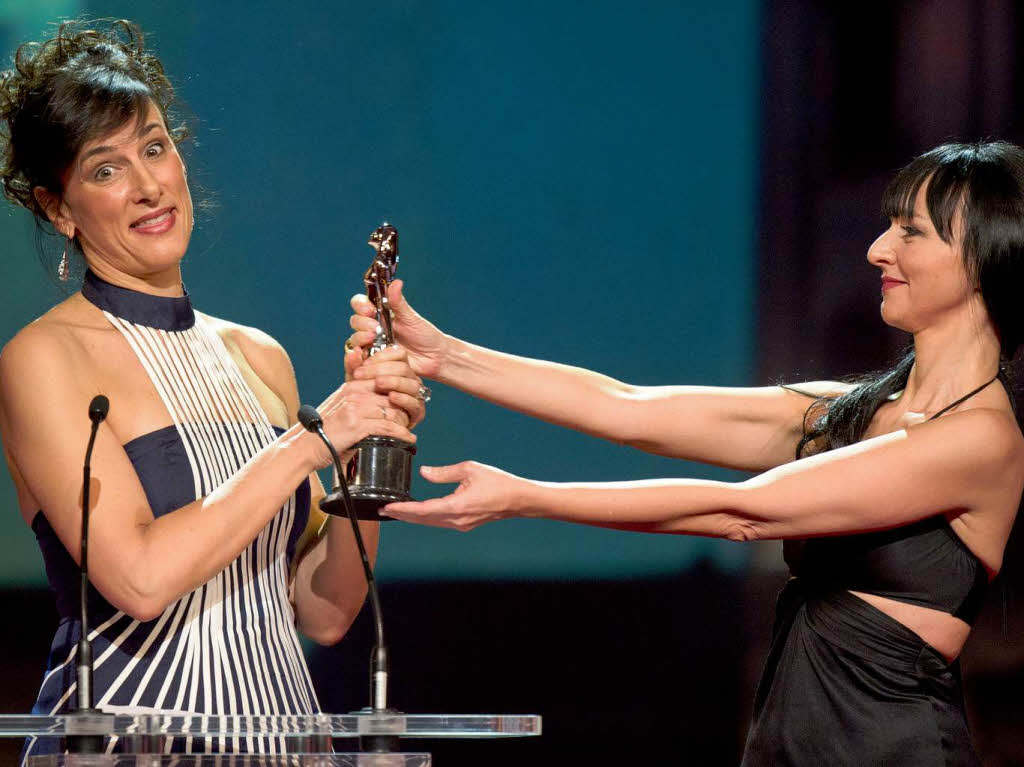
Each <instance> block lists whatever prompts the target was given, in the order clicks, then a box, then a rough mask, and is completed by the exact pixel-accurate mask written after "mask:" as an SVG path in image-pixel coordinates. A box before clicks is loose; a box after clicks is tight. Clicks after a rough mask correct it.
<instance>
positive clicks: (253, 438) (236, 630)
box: [23, 272, 319, 757]
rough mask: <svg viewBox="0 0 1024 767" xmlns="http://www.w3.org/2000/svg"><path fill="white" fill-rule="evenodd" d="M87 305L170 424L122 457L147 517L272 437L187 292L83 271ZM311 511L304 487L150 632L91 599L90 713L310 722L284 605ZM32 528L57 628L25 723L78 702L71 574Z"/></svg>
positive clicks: (148, 625)
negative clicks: (302, 718)
mask: <svg viewBox="0 0 1024 767" xmlns="http://www.w3.org/2000/svg"><path fill="white" fill-rule="evenodd" d="M82 294H83V295H84V296H85V297H86V298H87V299H88V300H89V301H91V302H92V303H94V304H95V305H96V306H98V307H99V308H100V309H102V310H103V312H104V314H105V315H106V317H107V319H108V320H109V321H110V323H111V325H113V327H114V328H116V329H117V330H118V331H120V333H121V334H122V336H123V337H124V339H125V341H126V342H127V343H128V344H129V345H130V346H131V348H132V350H133V351H134V352H135V354H136V356H137V357H138V360H139V364H140V365H142V366H143V368H144V369H145V371H146V373H147V374H148V376H149V379H150V380H151V381H152V383H153V386H154V388H155V389H156V392H157V393H158V394H159V396H160V398H161V400H162V401H163V403H164V405H165V406H166V408H167V411H168V413H169V414H170V417H171V421H172V423H173V425H172V426H168V427H166V428H163V429H160V430H158V431H155V432H151V433H149V434H144V435H142V436H141V437H138V438H137V439H134V440H132V441H131V442H129V443H128V444H126V445H125V446H124V447H125V451H126V452H127V454H128V457H129V458H130V460H131V462H132V465H133V466H134V468H135V471H136V472H137V473H138V476H139V480H140V481H141V483H142V486H143V488H144V489H145V492H146V497H147V498H148V500H149V504H150V507H151V508H152V511H153V514H154V516H160V515H162V514H167V513H169V512H171V511H174V510H175V509H177V508H180V507H182V506H184V505H186V504H188V503H191V502H192V501H195V500H197V499H199V498H202V497H204V496H206V495H208V494H209V493H210V492H211V491H212V490H214V489H215V488H216V487H218V486H219V485H220V484H221V483H223V482H224V481H225V480H227V479H228V478H229V477H230V476H232V475H233V474H234V473H235V472H237V471H238V470H239V469H240V468H241V467H242V465H243V464H245V463H246V461H248V460H249V459H250V458H251V457H252V456H253V455H255V454H256V452H257V451H259V450H260V449H262V448H263V447H265V446H266V445H268V444H269V443H270V442H272V441H273V440H274V439H275V437H276V436H277V434H279V433H280V430H279V429H275V427H273V426H271V424H270V423H269V421H268V420H267V417H266V414H265V413H264V412H263V409H262V408H261V407H260V405H259V403H258V402H257V400H256V397H255V396H254V394H253V392H252V390H251V389H250V388H249V386H248V385H247V384H246V382H245V380H244V379H243V377H242V374H241V371H240V370H239V369H238V366H237V365H236V364H235V362H234V360H233V359H232V358H231V356H230V354H229V353H228V351H227V349H226V348H225V346H224V343H223V341H222V340H221V338H220V337H219V336H218V335H217V334H216V332H214V330H213V329H212V328H211V327H209V325H208V323H207V322H205V321H204V320H203V318H202V317H201V316H197V315H196V314H195V313H194V312H193V310H192V305H191V303H190V299H189V297H188V294H187V293H186V294H185V296H183V297H181V298H166V297H160V296H152V295H148V294H143V293H138V292H135V291H132V290H127V289H124V288H119V287H116V286H114V285H111V284H109V283H106V282H104V281H102V280H100V279H99V278H98V277H96V276H95V275H94V274H93V273H92V272H87V273H86V278H85V282H84V284H83V287H82ZM309 500H310V490H309V483H308V481H305V482H303V483H302V485H300V486H299V487H298V488H297V489H296V491H295V493H294V494H293V495H292V496H291V497H290V498H289V499H288V501H287V503H285V505H284V506H283V507H282V508H281V510H280V512H278V514H277V515H276V516H275V517H274V518H273V519H272V520H271V521H270V523H269V524H268V525H267V526H266V527H265V528H264V529H263V530H262V531H261V532H260V534H259V535H258V536H257V537H256V539H255V540H254V541H253V542H252V543H251V544H250V545H249V546H248V547H247V548H246V549H245V550H244V551H242V553H241V554H239V556H238V557H237V558H236V559H235V560H234V561H233V562H232V563H231V564H230V565H228V566H227V567H226V568H224V570H222V571H221V572H220V573H218V574H217V575H216V576H215V577H214V578H212V579H211V580H209V581H208V582H206V583H204V584H203V585H202V586H200V587H199V588H197V589H196V590H195V591H193V592H191V593H189V594H186V595H185V596H183V597H181V598H180V599H178V600H177V601H176V602H174V603H172V604H170V605H168V606H167V608H166V609H165V610H164V611H163V613H162V614H161V615H160V616H159V617H157V618H156V619H154V620H151V621H145V622H142V621H139V620H136V619H134V618H132V617H131V616H129V615H127V614H125V613H124V612H121V611H120V610H117V609H116V608H114V607H113V606H112V605H111V604H110V603H109V602H107V601H106V600H105V599H104V598H103V597H102V595H100V594H99V592H97V591H95V590H92V592H91V594H90V626H91V627H92V628H91V630H90V637H91V639H92V642H93V657H94V658H95V661H94V662H95V681H94V695H95V700H96V704H97V706H98V707H99V708H101V709H103V710H104V711H107V712H112V713H155V712H171V713H205V714H305V713H316V712H318V711H319V706H318V703H317V699H316V694H315V692H314V691H313V685H312V683H311V681H310V677H309V670H308V669H307V667H306V662H305V659H304V658H303V655H302V650H301V648H300V646H299V640H298V636H297V635H296V631H295V615H294V612H293V610H292V606H291V604H290V602H289V600H288V571H289V565H290V561H291V558H292V556H293V555H294V550H295V544H296V541H297V540H298V537H299V535H301V533H302V530H303V528H304V527H305V524H306V521H307V519H308V517H309ZM32 527H33V529H34V530H35V533H36V537H37V539H38V541H39V546H40V548H41V549H42V552H43V558H44V560H45V563H46V572H47V577H48V579H49V581H50V585H51V587H52V589H53V590H54V592H55V593H56V597H57V609H58V612H59V614H60V618H61V621H60V626H59V627H58V629H57V632H56V635H55V636H54V639H53V644H52V647H51V651H50V658H49V663H48V669H47V672H46V676H45V677H44V679H43V683H42V687H41V689H40V691H39V697H38V699H37V701H36V704H35V706H34V707H33V713H37V714H58V713H63V712H65V711H67V710H68V709H69V708H70V707H71V706H72V705H73V704H74V702H75V690H76V683H75V660H76V645H77V642H78V640H79V636H80V634H81V622H80V620H79V607H78V589H79V575H78V568H77V566H76V565H75V563H74V560H73V559H72V558H71V556H70V555H69V554H68V552H67V550H66V549H65V548H64V546H63V544H62V543H61V542H60V540H59V539H58V538H57V536H56V534H55V533H54V531H53V528H52V527H51V526H50V524H49V522H48V521H47V519H46V517H45V516H44V515H43V513H42V512H40V513H38V514H37V515H36V517H35V519H34V520H33V524H32ZM58 747H59V741H57V740H55V739H44V740H34V739H33V740H29V741H27V742H26V747H25V750H24V753H23V756H25V757H27V756H29V755H32V756H35V755H37V754H41V753H52V752H53V751H55V750H57V748H58ZM110 748H111V749H114V748H116V743H111V745H110ZM173 748H174V750H175V751H189V752H200V751H243V752H244V751H268V752H279V751H280V750H282V748H283V743H282V742H281V741H276V742H275V741H267V740H264V741H263V742H253V740H252V739H249V740H248V741H246V740H245V739H242V740H241V742H239V741H238V740H237V739H236V740H235V742H233V743H232V742H224V741H221V742H217V741H216V740H214V741H212V742H210V741H204V740H202V739H195V740H194V741H193V740H192V739H188V740H185V739H182V740H181V742H176V743H174V744H173Z"/></svg>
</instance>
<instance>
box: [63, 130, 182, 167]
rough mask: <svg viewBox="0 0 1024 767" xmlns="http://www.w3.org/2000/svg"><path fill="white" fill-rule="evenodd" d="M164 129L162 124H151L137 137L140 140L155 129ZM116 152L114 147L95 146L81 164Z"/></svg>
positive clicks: (83, 157) (86, 154)
mask: <svg viewBox="0 0 1024 767" xmlns="http://www.w3.org/2000/svg"><path fill="white" fill-rule="evenodd" d="M162 127H163V126H162V125H161V124H160V123H158V122H151V123H149V125H146V126H145V127H144V128H142V130H140V131H138V132H137V133H136V134H135V135H137V136H138V137H139V138H142V137H143V136H145V135H146V134H147V133H150V132H151V131H152V130H153V129H154V128H162ZM114 150H115V147H112V146H107V145H103V146H94V147H93V148H92V149H90V150H89V151H88V152H86V153H85V154H83V155H82V159H81V160H80V162H85V161H86V160H88V159H89V158H90V157H94V156H95V155H98V154H106V153H107V152H113V151H114Z"/></svg>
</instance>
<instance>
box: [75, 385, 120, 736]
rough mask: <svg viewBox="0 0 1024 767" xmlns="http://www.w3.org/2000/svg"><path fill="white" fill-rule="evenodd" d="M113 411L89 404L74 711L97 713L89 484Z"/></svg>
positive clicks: (97, 400) (102, 401) (102, 400)
mask: <svg viewBox="0 0 1024 767" xmlns="http://www.w3.org/2000/svg"><path fill="white" fill-rule="evenodd" d="M109 411H110V400H108V399H107V398H106V397H104V396H103V395H102V394H97V395H96V396H95V397H93V398H92V401H91V402H90V403H89V420H90V421H92V429H91V430H90V431H89V444H88V445H87V446H86V448H85V461H84V463H83V464H82V556H81V571H82V585H81V593H80V597H79V600H80V603H81V609H82V637H81V639H79V640H78V660H77V665H76V668H75V670H76V673H77V679H78V697H77V702H78V705H77V706H76V707H75V712H76V713H79V714H95V713H98V712H97V711H96V710H95V709H93V707H92V698H93V696H92V642H91V641H90V640H89V483H90V476H91V466H90V464H89V462H90V459H91V458H92V448H93V445H94V444H95V443H96V432H97V431H99V428H100V424H101V423H103V419H105V418H106V417H107V413H108V412H109ZM67 740H68V750H69V751H70V752H71V753H75V754H99V753H102V751H103V736H102V735H69V736H68V739H67Z"/></svg>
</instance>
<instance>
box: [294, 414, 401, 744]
mask: <svg viewBox="0 0 1024 767" xmlns="http://www.w3.org/2000/svg"><path fill="white" fill-rule="evenodd" d="M298 418H299V423H301V424H302V426H303V427H304V428H305V429H306V430H307V431H310V432H312V433H314V434H316V435H317V436H319V437H320V439H321V440H323V443H324V444H325V445H327V449H328V450H330V451H331V458H332V459H333V460H334V469H335V471H336V473H337V474H336V476H337V478H338V486H337V487H335V488H334V492H335V493H337V491H338V490H339V489H340V490H341V492H342V496H343V498H344V500H345V511H347V512H348V518H349V522H351V523H352V534H353V535H354V536H355V539H356V546H358V547H359V556H360V557H361V558H362V561H363V573H364V574H365V575H366V586H367V590H368V592H369V594H370V606H371V608H372V609H373V620H374V624H375V627H376V632H377V644H376V646H375V647H374V648H373V656H372V658H371V661H370V672H371V677H372V679H371V682H370V700H371V701H372V706H373V708H372V710H373V712H374V713H383V712H384V711H387V710H388V653H387V646H386V645H385V644H384V616H383V614H382V612H381V608H380V597H379V595H378V594H377V583H376V581H375V580H374V579H373V568H371V567H370V560H369V558H368V557H367V556H366V545H365V544H364V543H363V536H362V533H361V532H360V530H359V521H358V518H357V517H356V512H355V507H354V506H353V505H352V497H351V496H350V495H349V492H348V484H347V483H346V482H345V472H344V469H343V468H342V466H341V458H339V457H338V451H337V450H335V449H334V445H333V444H332V443H331V440H330V439H328V437H327V435H326V434H325V433H324V420H323V418H321V417H320V414H319V413H318V412H317V411H316V408H314V407H312V406H310V405H303V406H302V407H300V408H299V413H298ZM366 740H367V742H368V743H369V745H370V749H369V750H373V751H378V752H386V751H392V750H394V748H395V746H396V745H397V743H396V740H395V738H393V737H391V736H368V737H367V738H366Z"/></svg>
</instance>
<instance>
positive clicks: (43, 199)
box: [32, 186, 75, 240]
mask: <svg viewBox="0 0 1024 767" xmlns="http://www.w3.org/2000/svg"><path fill="white" fill-rule="evenodd" d="M32 196H33V197H35V198H36V202H37V203H39V207H40V208H42V209H43V211H44V212H45V213H46V217H47V218H48V219H50V223H51V224H53V228H54V229H56V230H57V231H58V232H60V233H61V234H63V235H64V236H65V237H67V238H68V239H69V240H70V239H73V238H74V236H75V223H74V221H72V220H71V218H70V217H69V216H68V211H67V206H66V205H64V204H63V203H62V202H61V200H60V198H59V197H57V195H55V194H54V193H53V192H51V191H50V190H49V189H47V188H46V187H42V186H37V187H33V189H32Z"/></svg>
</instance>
